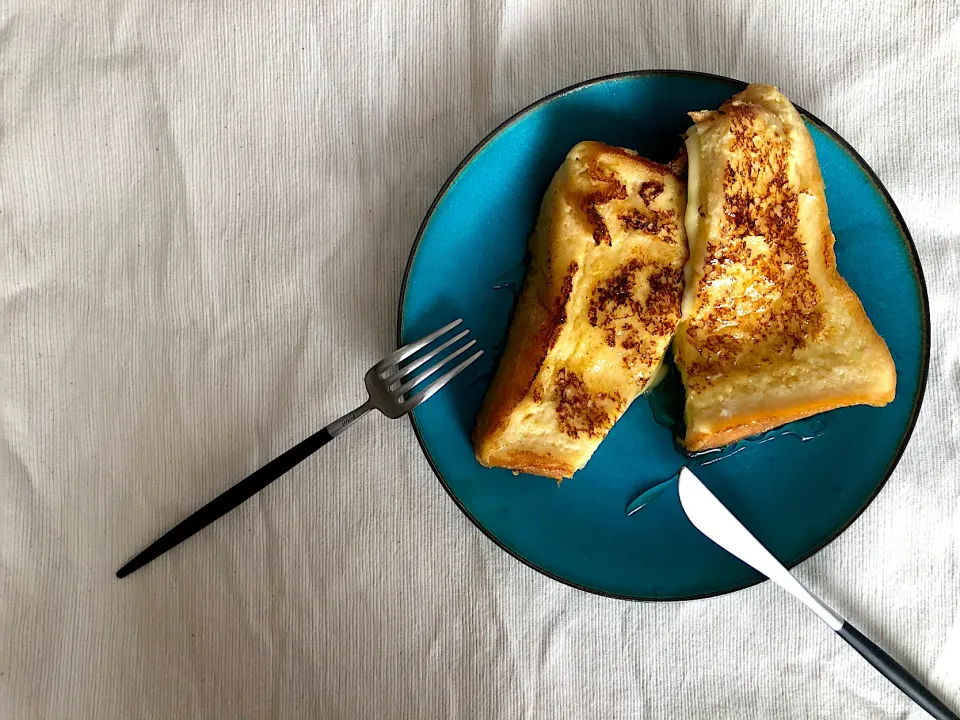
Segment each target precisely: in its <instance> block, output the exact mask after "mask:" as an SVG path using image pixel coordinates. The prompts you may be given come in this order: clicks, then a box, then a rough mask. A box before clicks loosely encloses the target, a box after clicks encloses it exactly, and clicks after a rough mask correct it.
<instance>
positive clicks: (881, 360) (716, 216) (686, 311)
mask: <svg viewBox="0 0 960 720" xmlns="http://www.w3.org/2000/svg"><path fill="white" fill-rule="evenodd" d="M690 116H691V118H692V119H693V120H694V123H695V125H694V126H693V127H692V128H691V129H690V131H689V132H688V133H687V137H686V146H687V156H688V162H689V167H688V204H687V210H686V215H685V225H686V231H687V237H688V242H689V244H690V259H689V261H688V264H687V268H686V272H685V276H686V277H685V283H686V286H685V289H684V298H683V318H682V320H681V322H680V326H679V328H678V329H677V336H676V339H675V340H674V354H675V359H676V362H677V366H678V367H679V368H680V372H681V375H682V377H683V382H684V385H685V387H686V392H687V396H686V408H685V417H686V425H687V431H686V440H685V444H686V446H687V448H688V449H689V450H702V449H706V448H713V447H718V446H721V445H725V444H727V443H730V442H734V441H736V440H739V439H741V438H744V437H748V436H750V435H755V434H757V433H760V432H764V431H766V430H769V429H771V428H774V427H777V426H779V425H782V424H784V423H786V422H790V421H792V420H797V419H800V418H803V417H807V416H810V415H813V414H815V413H819V412H823V411H825V410H831V409H833V408H838V407H842V406H846V405H857V404H868V405H877V406H882V405H885V404H887V403H888V402H890V401H891V400H892V399H893V397H894V392H895V390H896V370H895V368H894V364H893V359H892V358H891V356H890V352H889V351H888V350H887V346H886V344H885V343H884V342H883V339H882V338H881V337H880V336H879V335H878V334H877V332H876V330H874V328H873V325H871V324H870V320H869V319H868V318H867V316H866V313H865V312H864V310H863V306H862V305H861V304H860V300H859V299H858V298H857V296H856V294H855V293H854V292H853V291H852V290H851V289H850V288H849V286H848V285H847V284H846V282H844V280H843V278H842V277H840V274H839V272H838V271H837V263H836V257H835V256H834V251H833V244H834V236H833V233H832V232H831V231H830V222H829V220H828V218H827V202H826V198H825V196H824V190H823V179H822V177H821V175H820V166H819V165H818V163H817V157H816V154H815V151H814V147H813V141H812V139H811V138H810V134H809V133H808V132H807V128H806V126H805V125H804V123H803V120H802V119H801V117H800V115H799V113H798V112H797V111H796V109H795V108H794V107H793V105H791V104H790V102H789V101H788V100H787V99H786V98H785V97H784V96H783V95H782V94H781V93H780V92H779V91H778V90H777V89H776V88H773V87H769V86H766V85H751V86H749V87H748V88H747V89H746V90H744V91H743V92H741V93H738V94H737V95H734V96H733V97H732V98H730V100H728V101H727V102H725V103H724V104H723V105H722V106H721V107H720V109H719V110H716V111H709V112H696V113H691V114H690Z"/></svg>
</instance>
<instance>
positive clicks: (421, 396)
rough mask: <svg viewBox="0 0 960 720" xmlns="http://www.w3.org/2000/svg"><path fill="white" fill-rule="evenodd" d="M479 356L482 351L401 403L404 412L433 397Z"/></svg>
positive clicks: (478, 351)
mask: <svg viewBox="0 0 960 720" xmlns="http://www.w3.org/2000/svg"><path fill="white" fill-rule="evenodd" d="M481 355H483V350H477V352H475V353H474V354H473V355H471V356H470V357H468V358H467V359H466V360H464V361H463V362H461V363H460V364H459V365H457V366H456V367H454V368H451V369H450V370H447V371H446V372H445V373H444V374H443V375H441V376H440V377H438V378H437V379H436V380H434V381H433V382H432V383H430V384H429V385H427V386H426V387H425V388H424V389H423V390H421V391H420V392H418V393H417V394H416V395H414V396H413V397H411V398H410V399H409V400H407V401H406V402H405V403H403V409H404V411H405V412H410V411H411V410H413V409H414V408H415V407H416V406H417V405H419V404H420V403H422V402H423V401H425V400H427V399H429V398H430V396H431V395H433V394H434V393H435V392H437V391H438V390H440V389H441V388H442V387H443V386H444V385H446V384H447V383H448V382H450V381H451V380H453V379H454V378H455V377H456V376H457V375H459V374H460V373H462V372H463V371H464V370H466V369H467V366H468V365H470V364H471V363H472V362H474V361H475V360H477V359H478V358H479V357H480V356H481Z"/></svg>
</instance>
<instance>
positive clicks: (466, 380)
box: [398, 71, 930, 600]
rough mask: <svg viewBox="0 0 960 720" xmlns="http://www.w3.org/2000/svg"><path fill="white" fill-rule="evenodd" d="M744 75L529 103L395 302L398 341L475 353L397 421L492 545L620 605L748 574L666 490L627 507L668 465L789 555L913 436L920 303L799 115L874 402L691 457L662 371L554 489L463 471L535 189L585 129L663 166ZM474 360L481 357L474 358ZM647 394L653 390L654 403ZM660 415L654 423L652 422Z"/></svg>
mask: <svg viewBox="0 0 960 720" xmlns="http://www.w3.org/2000/svg"><path fill="white" fill-rule="evenodd" d="M743 87H744V84H743V83H741V82H738V81H735V80H730V79H726V78H721V77H715V76H710V75H701V74H696V73H686V72H673V71H651V72H637V73H627V74H623V75H614V76H610V77H604V78H599V79H597V80H591V81H589V82H586V83H583V84H581V85H576V86H574V87H571V88H568V89H566V90H562V91H560V92H558V93H556V94H554V95H551V96H549V97H546V98H544V99H543V100H540V101H539V102H537V103H534V104H533V105H531V106H530V107H528V108H527V109H525V110H523V111H521V112H520V113H518V114H517V115H515V116H514V117H512V118H510V119H509V120H507V121H506V122H505V123H504V124H503V125H501V126H500V127H499V128H497V129H496V130H494V131H493V132H492V133H491V134H490V135H489V136H488V137H487V138H485V139H484V140H483V142H481V143H480V145H478V146H477V148H476V149H475V150H473V152H471V153H470V155H469V156H468V157H467V158H466V159H465V160H464V161H463V162H462V163H461V164H460V167H458V168H457V169H456V171H454V173H453V175H452V176H451V178H450V179H449V180H448V181H447V183H446V185H445V186H444V187H443V189H442V190H441V191H440V194H439V195H438V196H437V199H436V200H435V201H434V203H433V206H432V207H431V208H430V211H429V212H428V213H427V216H426V219H425V220H424V222H423V225H422V226H421V228H420V233H419V235H418V237H417V240H416V243H415V245H414V248H413V251H412V252H411V255H410V262H409V264H408V266H407V272H406V278H405V281H404V288H403V294H402V296H401V299H400V316H399V327H398V333H399V336H400V341H401V342H409V341H410V340H411V339H413V338H416V337H418V336H421V335H424V334H426V333H427V332H429V331H431V330H433V329H435V328H437V327H439V326H440V325H442V324H444V323H446V322H448V321H449V320H451V319H453V318H457V317H462V318H464V320H465V321H466V325H467V327H469V328H470V329H471V330H472V331H473V332H474V333H475V334H476V337H477V339H478V341H479V345H480V347H482V348H485V349H486V350H487V351H488V352H487V353H486V355H485V356H484V358H483V359H482V360H481V362H485V363H486V365H485V366H483V367H479V368H471V370H472V371H474V372H472V374H470V375H469V376H468V377H461V378H458V379H457V380H456V381H455V382H454V383H452V384H451V385H450V386H449V387H448V388H447V389H446V390H444V391H443V392H441V393H439V394H438V395H437V396H436V397H435V398H434V399H432V400H431V401H430V402H428V403H426V404H424V405H422V406H421V407H420V408H418V409H417V410H416V412H415V413H414V414H413V418H412V419H413V427H414V430H415V432H416V435H417V438H418V440H419V441H420V444H421V446H422V448H423V451H424V453H425V454H426V456H427V459H428V460H429V461H430V464H431V466H432V467H433V469H434V470H435V472H436V474H437V476H438V477H439V478H440V482H441V483H443V486H444V488H445V489H446V490H447V492H448V493H449V494H450V496H451V497H452V498H453V499H454V501H455V502H456V503H457V505H458V506H459V507H460V509H461V510H463V512H464V513H465V514H466V515H467V517H469V518H470V519H471V520H472V521H473V522H474V523H475V524H476V525H477V527H479V528H480V529H481V530H482V531H483V532H484V533H485V534H486V535H487V536H489V537H490V538H491V539H492V540H493V541H494V542H496V543H497V544H498V545H499V546H500V547H502V548H503V549H504V550H506V551H507V552H509V553H510V554H511V555H513V556H514V557H516V558H517V559H519V560H521V561H522V562H524V563H526V564H527V565H529V566H531V567H533V568H534V569H536V570H539V571H540V572H542V573H544V574H546V575H548V576H550V577H552V578H555V579H557V580H559V581H561V582H564V583H568V584H570V585H573V586H575V587H578V588H581V589H583V590H587V591H590V592H595V593H600V594H603V595H608V596H613V597H618V598H626V599H634V600H667V599H688V598H696V597H704V596H708V595H715V594H718V593H724V592H729V591H731V590H736V589H739V588H743V587H747V586H748V585H751V584H753V583H756V582H758V581H759V580H760V577H759V576H758V575H757V574H756V573H754V572H753V571H752V570H750V569H749V568H748V567H746V566H745V565H743V564H741V563H740V562H739V561H738V560H736V559H735V558H733V557H732V556H729V555H727V554H726V553H725V552H724V551H723V550H721V549H720V548H719V547H717V546H715V545H713V544H712V543H711V542H710V541H709V540H707V539H706V538H705V537H703V536H701V535H700V534H699V533H698V532H697V530H695V529H694V528H693V526H691V525H690V524H689V522H687V520H686V518H685V516H684V515H683V512H682V511H681V509H680V504H679V500H678V498H677V493H676V483H667V484H666V485H664V486H663V487H664V488H665V489H664V491H663V492H661V493H656V492H654V493H648V495H647V496H646V497H651V496H653V497H652V499H651V500H650V502H649V504H647V505H646V507H644V508H643V509H642V510H640V511H639V512H637V513H635V514H633V515H629V516H628V515H627V513H626V508H627V506H628V505H629V504H630V503H631V501H633V500H634V499H635V498H637V496H639V495H640V494H641V493H643V492H644V491H646V490H649V489H650V488H652V487H654V486H657V485H658V484H661V483H663V482H664V481H665V480H668V479H669V478H671V477H672V476H674V475H675V473H677V472H678V470H679V468H680V467H681V466H682V465H684V464H691V465H692V466H694V467H695V468H697V474H698V475H699V476H700V477H701V478H702V479H703V480H704V482H705V483H706V484H707V485H708V486H709V487H710V488H711V489H712V490H713V491H714V492H715V493H716V494H717V496H718V497H719V498H720V499H721V500H722V501H723V502H724V503H726V504H727V505H728V506H729V507H730V509H731V510H732V511H733V512H734V513H735V514H736V515H737V516H738V517H739V518H741V520H743V521H744V522H745V523H746V524H747V526H748V527H750V528H751V529H753V531H754V532H755V533H756V535H757V537H758V538H759V539H760V540H761V541H762V542H763V543H765V544H766V545H767V546H768V547H769V548H770V549H771V550H772V551H773V553H774V554H775V555H776V556H777V557H778V558H780V560H782V561H783V562H784V563H786V564H787V565H788V566H792V565H795V564H796V563H798V562H800V561H801V560H803V559H804V558H806V557H808V556H810V555H811V554H813V553H814V552H816V551H817V550H819V549H820V548H822V547H823V546H824V545H826V544H827V543H829V542H830V541H831V540H832V539H833V538H835V537H837V535H839V534H840V533H841V532H842V531H843V530H844V529H845V528H846V527H847V526H849V525H850V523H851V522H853V520H854V519H855V518H856V517H857V516H858V515H859V514H860V513H861V512H862V511H863V509H864V508H865V507H866V506H867V505H868V504H869V503H870V501H871V500H872V499H873V498H874V497H875V496H876V494H877V493H878V492H879V490H880V488H881V486H882V485H883V483H884V482H885V481H886V479H887V478H888V477H889V476H890V474H891V473H892V472H893V468H894V466H895V465H896V463H897V461H898V460H899V458H900V455H901V453H902V452H903V449H904V447H905V446H906V444H907V440H908V439H909V437H910V433H911V431H912V429H913V426H914V422H915V421H916V418H917V413H918V412H919V409H920V402H921V399H922V397H923V390H924V386H925V383H926V374H927V363H928V360H929V354H930V339H929V335H930V333H929V326H930V320H929V309H928V306H927V297H926V289H925V286H924V282H923V275H922V273H921V270H920V263H919V260H918V258H917V253H916V249H915V248H914V246H913V242H912V241H911V239H910V235H909V233H908V232H907V228H906V227H905V225H904V223H903V219H902V218H901V216H900V213H899V212H898V211H897V209H896V207H895V206H894V204H893V202H892V200H891V199H890V196H889V195H888V193H887V191H886V190H885V189H884V187H883V185H881V183H880V181H879V180H878V179H877V177H876V175H875V174H874V173H873V171H871V170H870V168H869V167H867V165H866V163H865V162H864V161H863V159H862V158H861V157H860V156H859V155H858V154H857V153H856V152H855V151H854V150H853V149H852V148H851V147H850V146H849V145H848V144H847V143H846V142H845V141H844V140H843V139H842V138H840V136H839V135H837V134H836V133H835V132H834V131H833V130H831V129H830V128H828V127H827V126H826V125H825V124H824V123H822V122H821V121H819V120H817V119H816V118H815V117H813V116H812V115H810V114H809V113H806V112H803V111H801V112H803V115H804V118H805V120H806V122H807V125H808V127H809V128H810V132H811V134H812V135H813V140H814V143H815V145H816V148H817V157H818V158H819V160H820V167H821V170H822V171H823V177H824V180H825V182H826V186H827V202H828V204H829V207H830V220H831V223H832V226H833V231H834V233H835V234H836V238H837V242H836V253H837V262H838V264H839V266H840V272H841V273H842V275H843V276H844V278H846V280H847V282H848V283H849V284H850V285H851V287H853V289H854V290H855V291H856V292H857V294H858V295H859V296H860V299H861V301H862V302H863V305H864V307H865V308H866V310H867V314H868V315H869V316H870V319H871V320H872V321H873V323H874V325H875V327H876V328H877V330H878V331H879V332H880V334H881V335H882V336H883V338H884V340H886V342H887V345H888V346H889V348H890V351H891V353H892V354H893V359H894V361H895V363H896V366H897V396H896V399H895V400H894V401H893V402H892V403H891V404H889V405H888V406H887V407H885V408H882V409H878V408H871V407H853V408H844V409H841V410H835V411H832V412H829V413H824V414H822V415H819V416H817V417H816V418H814V419H810V420H806V421H801V422H800V423H793V424H791V425H789V426H787V427H786V428H784V429H783V430H779V431H775V432H774V433H770V434H768V435H766V436H763V437H761V438H755V439H751V440H747V441H744V442H741V443H738V444H737V445H735V446H733V447H731V448H728V449H726V450H724V451H722V452H718V453H715V454H710V455H702V456H698V457H695V458H692V459H691V458H688V457H687V456H685V455H684V454H683V453H682V452H681V451H680V450H679V449H678V448H677V447H676V445H675V444H674V442H673V433H672V430H671V428H670V427H668V425H669V422H666V423H665V422H663V417H660V416H659V415H658V417H655V416H654V410H658V411H662V410H663V408H662V407H657V406H656V403H657V402H661V401H663V402H664V403H665V406H669V404H670V399H671V396H672V397H673V398H674V400H675V399H676V397H678V396H679V393H682V388H679V387H678V386H677V385H676V382H677V381H676V378H671V379H670V380H669V381H668V383H667V385H666V386H665V387H664V386H661V388H663V389H658V391H657V392H656V393H655V399H654V405H651V401H650V400H649V399H645V398H640V399H638V400H637V401H636V402H634V403H633V405H632V406H631V407H630V409H629V410H628V411H627V413H626V414H625V415H624V416H623V418H621V419H620V421H619V422H618V423H617V424H616V426H615V427H614V428H613V430H612V431H611V432H610V435H609V436H608V437H607V438H606V439H605V440H604V441H603V443H602V444H601V446H600V449H599V450H598V451H597V453H596V454H595V455H594V457H593V458H592V459H591V460H590V462H589V463H588V464H587V466H586V467H585V468H584V469H583V470H581V471H580V472H578V473H577V474H576V475H575V476H574V477H573V479H571V480H566V481H564V482H563V483H562V484H560V485H558V484H557V483H556V482H554V481H552V480H548V479H545V478H539V477H533V476H526V475H521V476H519V477H518V476H514V475H513V474H512V473H511V472H509V471H506V470H492V469H488V468H484V467H482V466H481V465H479V464H478V463H477V461H476V459H474V456H473V451H472V449H471V446H470V431H471V429H472V427H473V423H474V419H475V417H476V414H477V411H478V409H479V407H480V403H481V401H482V400H483V395H484V393H485V391H486V389H487V386H488V384H489V381H490V378H491V376H492V372H493V369H494V368H495V364H496V361H497V359H498V356H499V354H500V352H501V350H502V347H503V341H504V337H505V335H506V331H507V328H508V325H509V322H510V313H511V309H512V307H513V302H514V293H513V292H512V290H514V289H515V288H516V286H517V285H518V283H519V281H520V280H521V279H522V276H523V267H524V255H525V252H526V242H527V237H528V236H529V234H530V232H531V230H532V229H533V226H534V221H535V219H536V215H537V210H538V208H539V206H540V199H541V197H542V195H543V192H544V190H545V189H546V187H547V184H548V182H549V181H550V178H551V177H552V176H553V173H554V172H555V171H556V169H557V168H558V167H559V166H560V164H561V162H563V159H564V156H565V155H566V153H567V151H568V150H569V149H570V148H571V147H572V146H573V145H574V144H576V143H577V142H579V141H580V140H587V139H589V140H601V141H603V142H606V143H610V144H612V145H620V146H624V147H628V148H633V149H635V150H638V151H639V152H640V153H641V154H642V155H645V156H647V157H650V158H653V159H655V160H661V161H666V160H668V159H669V158H670V157H671V156H672V155H673V154H674V152H675V151H676V150H677V148H678V147H679V145H680V135H681V134H682V133H683V132H684V131H685V130H686V129H687V127H688V126H689V125H690V121H689V119H688V118H687V115H686V113H687V111H689V110H699V109H704V108H715V107H717V106H718V105H720V103H721V102H723V101H724V100H726V99H727V98H728V97H730V96H731V95H732V94H734V93H735V92H737V91H739V90H740V89H742V88H743ZM478 364H480V363H478ZM656 398H659V400H657V399H656ZM658 418H659V420H660V421H658Z"/></svg>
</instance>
